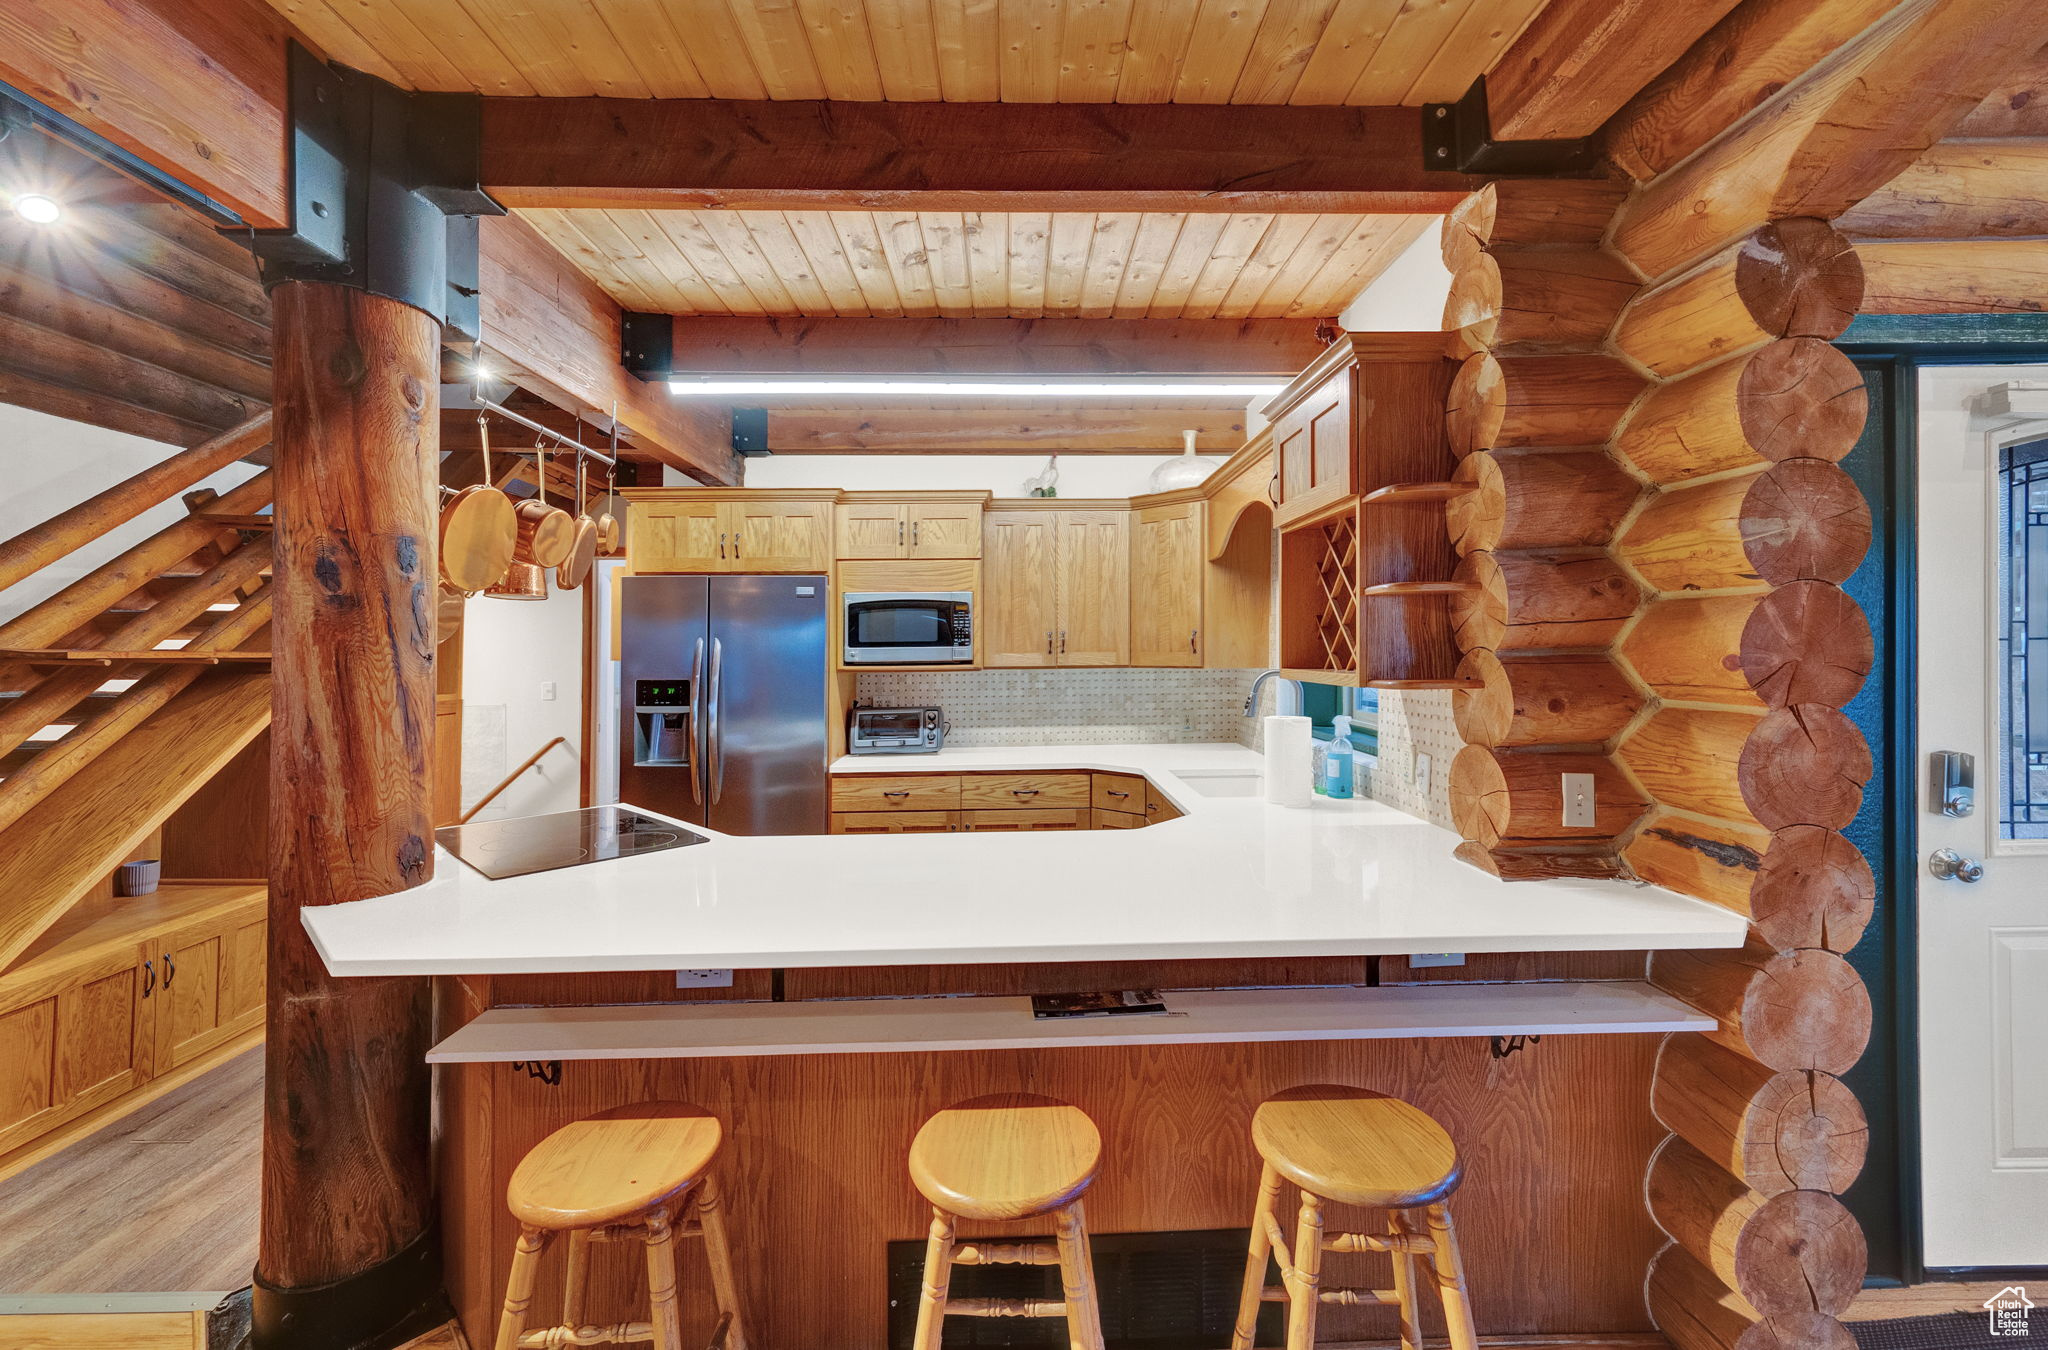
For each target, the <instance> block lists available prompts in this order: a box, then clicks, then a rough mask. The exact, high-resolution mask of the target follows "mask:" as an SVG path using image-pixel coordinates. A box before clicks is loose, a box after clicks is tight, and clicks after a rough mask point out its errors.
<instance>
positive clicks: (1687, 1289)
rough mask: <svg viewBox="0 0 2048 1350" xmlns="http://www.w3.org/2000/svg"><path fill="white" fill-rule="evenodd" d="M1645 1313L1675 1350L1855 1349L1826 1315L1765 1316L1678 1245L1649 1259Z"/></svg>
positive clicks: (1853, 1340)
mask: <svg viewBox="0 0 2048 1350" xmlns="http://www.w3.org/2000/svg"><path fill="white" fill-rule="evenodd" d="M1646 1293H1647V1297H1648V1302H1649V1305H1650V1317H1651V1319H1652V1320H1653V1321H1655V1322H1656V1324H1657V1330H1659V1331H1661V1332H1663V1333H1664V1335H1665V1337H1666V1339H1668V1340H1669V1341H1670V1342H1671V1344H1672V1345H1673V1346H1675V1347H1677V1350H1856V1338H1855V1337H1853V1336H1851V1335H1850V1334H1849V1329H1848V1328H1847V1327H1845V1326H1843V1325H1842V1324H1841V1322H1839V1321H1838V1320H1836V1319H1835V1318H1833V1317H1831V1316H1829V1315H1828V1314H1826V1313H1817V1312H1807V1313H1780V1314H1778V1315H1776V1316H1774V1317H1765V1316H1763V1315H1762V1314H1760V1313H1758V1312H1757V1310H1756V1309H1755V1308H1753V1307H1751V1306H1750V1303H1749V1300H1748V1299H1746V1298H1744V1297H1742V1295H1740V1294H1738V1293H1736V1292H1735V1291H1734V1290H1732V1289H1729V1288H1728V1287H1727V1286H1726V1285H1724V1284H1722V1283H1721V1281H1720V1280H1719V1279H1718V1278H1717V1277H1716V1276H1715V1274H1714V1272H1713V1271H1711V1270H1708V1269H1707V1268H1706V1267H1705V1266H1703V1265H1701V1264H1700V1263H1699V1262H1698V1261H1696V1260H1694V1259H1693V1258H1692V1257H1691V1256H1690V1255H1688V1254H1687V1253H1686V1250H1685V1248H1683V1247H1680V1246H1676V1245H1673V1246H1670V1247H1666V1248H1665V1249H1664V1250H1663V1251H1661V1252H1659V1253H1658V1254H1657V1259H1656V1260H1655V1261H1653V1262H1651V1263H1650V1280H1649V1287H1648V1289H1647V1291H1646Z"/></svg>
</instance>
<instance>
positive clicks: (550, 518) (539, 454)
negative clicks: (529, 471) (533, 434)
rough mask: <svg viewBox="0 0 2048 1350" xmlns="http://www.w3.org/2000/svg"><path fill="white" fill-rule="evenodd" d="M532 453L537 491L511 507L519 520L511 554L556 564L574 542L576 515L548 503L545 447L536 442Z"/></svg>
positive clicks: (543, 564) (521, 559)
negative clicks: (538, 484)
mask: <svg viewBox="0 0 2048 1350" xmlns="http://www.w3.org/2000/svg"><path fill="white" fill-rule="evenodd" d="M533 455H534V460H535V461H536V464H537V469H536V471H535V473H534V477H535V479H537V480H538V481H539V482H540V485H541V486H540V490H539V492H538V494H537V495H535V496H532V497H528V498H527V499H526V500H524V501H522V502H520V503H519V504H518V505H517V506H515V507H514V508H513V512H514V514H515V516H516V517H517V519H518V521H519V542H518V545H517V546H516V547H515V548H514V549H513V550H512V557H513V558H514V559H515V560H516V561H518V562H523V563H532V564H534V565H535V566H537V567H557V566H560V565H561V562H562V560H563V559H565V558H567V557H568V556H569V550H570V549H572V548H574V547H575V546H576V518H575V517H574V516H571V515H570V514H569V513H568V512H567V511H564V510H562V508H560V507H559V506H549V505H548V503H547V481H548V458H547V451H545V450H543V449H541V447H540V446H539V445H538V444H536V445H535V446H534V447H533Z"/></svg>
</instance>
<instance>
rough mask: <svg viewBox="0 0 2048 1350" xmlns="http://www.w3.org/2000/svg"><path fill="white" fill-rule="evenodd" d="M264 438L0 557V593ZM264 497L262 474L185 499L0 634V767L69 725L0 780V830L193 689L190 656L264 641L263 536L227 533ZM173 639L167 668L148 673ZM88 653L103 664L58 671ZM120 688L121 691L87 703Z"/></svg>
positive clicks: (152, 474)
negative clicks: (113, 684) (155, 655)
mask: <svg viewBox="0 0 2048 1350" xmlns="http://www.w3.org/2000/svg"><path fill="white" fill-rule="evenodd" d="M269 437H270V414H269V413H267V412H266V413H263V414H262V415H260V416H258V417H255V418H252V419H251V420H250V421H248V422H246V423H244V424H243V425H241V426H239V427H236V428H234V429H233V430H231V431H229V432H227V433H225V434H223V435H221V436H219V437H217V438H215V439H214V440H211V441H208V442H206V443H205V444H203V445H199V446H195V447H193V448H192V449H189V450H184V451H181V452H179V453H177V454H174V455H172V456H170V457H169V458H168V459H165V460H163V461H161V462H159V463H157V464H154V465H152V466H150V467H149V468H147V469H145V470H143V471H142V472H141V473H139V474H137V475H135V476H134V477H133V478H130V479H128V480H126V481H125V482H122V483H119V484H116V485H115V486H114V487H111V488H109V489H107V490H106V491H104V492H102V493H99V494H98V495H97V496H94V497H92V498H89V499H88V500H86V501H84V502H82V503H80V504H79V505H77V506H75V507H72V508H71V509H70V510H68V511H65V512H62V513H61V514H59V515H57V516H55V517H53V518H52V519H50V520H49V521H47V522H45V523H43V524H42V525H38V526H36V527H34V528H32V529H29V530H26V531H24V532H23V533H21V534H19V535H16V536H15V537H14V538H12V539H9V540H7V541H6V542H5V543H0V584H4V585H10V586H11V585H14V584H16V583H18V582H20V581H22V580H24V579H25V578H27V577H30V576H33V575H34V574H36V573H37V572H39V571H41V570H42V569H44V568H46V567H48V566H50V565H51V564H52V563H55V562H57V561H59V560H61V559H63V558H66V557H69V556H70V555H72V554H73V553H75V552H77V551H78V550H79V549H81V548H84V547H86V546H87V545H89V544H91V543H92V542H93V541H95V540H97V539H99V538H100V537H101V536H103V535H104V534H105V533H106V532H107V531H109V530H112V529H114V528H115V527H117V526H119V525H122V524H124V523H126V522H127V521H130V520H133V519H134V518H135V517H137V516H139V515H141V514H142V513H143V512H145V511H148V510H150V509H152V508H154V507H156V506H159V505H161V504H162V503H164V502H166V501H168V500H170V499H171V497H172V496H173V495H175V494H177V493H179V492H181V491H183V490H184V489H186V488H189V487H191V486H192V485H193V484H194V483H196V482H198V481H199V480H200V479H202V478H204V477H206V476H207V475H208V474H211V473H213V472H215V471H216V470H218V469H220V468H223V467H225V466H226V465H228V464H231V463H233V462H234V461H236V460H238V459H242V458H245V457H247V456H248V455H250V454H253V453H255V452H256V451H258V450H260V449H262V448H263V447H264V446H265V445H266V444H267V443H268V441H269ZM270 497H271V485H270V475H269V473H268V472H264V473H259V474H257V475H256V476H255V477H253V478H251V479H249V480H248V481H247V482H245V483H242V484H239V485H238V486H236V487H234V488H232V489H230V490H229V491H228V492H227V493H225V494H222V495H220V496H218V497H215V496H213V495H212V494H211V493H210V492H209V493H206V494H203V495H202V494H193V495H192V496H191V497H188V499H187V501H188V505H191V506H192V513H191V514H189V515H187V516H185V517H184V518H182V519H180V520H178V521H176V522H174V523H173V524H171V525H169V526H167V527H166V528H164V529H162V530H159V531H158V532H157V533H155V534H153V535H151V536H150V537H149V538H147V539H144V540H143V541H142V542H140V543H138V544H135V545H134V546H132V547H130V548H128V549H126V550H124V551H123V552H122V553H121V554H119V555H118V556H116V557H115V558H113V559H111V560H109V561H108V562H106V563H104V564H102V565H101V566H99V567H97V568H95V569H94V570H93V571H91V572H90V573H88V574H87V575H85V576H83V577H81V578H79V579H78V580H77V581H74V582H72V583H71V584H70V585H68V586H66V587H64V588H63V589H62V590H60V591H58V592H57V593H56V594H55V595H52V596H50V597H48V598H47V599H45V600H43V601H41V602H40V603H38V604H36V605H33V606H31V607H30V608H29V609H28V610H26V611H25V612H23V613H22V614H20V615H17V616H16V617H15V618H13V619H11V620H9V621H8V622H6V623H4V624H0V688H4V689H7V690H10V691H12V692H13V694H14V697H12V698H10V699H7V700H5V701H4V702H0V759H6V758H8V757H12V758H13V759H14V760H16V761H23V760H24V756H23V754H22V753H20V752H21V751H22V749H23V747H24V746H25V745H28V744H29V743H30V742H31V741H33V740H34V738H35V737H36V734H37V732H38V731H40V730H41V729H43V728H45V727H48V726H51V725H53V724H54V725H60V726H61V725H64V724H66V723H68V724H69V725H68V728H67V729H66V730H64V731H62V732H61V733H59V734H58V735H57V736H56V737H54V738H53V739H51V740H49V741H48V742H46V743H43V744H41V745H40V746H38V747H36V748H37V751H38V752H37V753H35V754H34V755H33V756H29V757H26V758H25V762H18V763H16V764H15V765H14V766H13V767H11V768H10V769H9V770H8V771H7V773H6V776H5V778H4V779H0V830H4V829H5V828H6V827H7V826H8V825H10V824H12V823H13V822H14V821H16V820H18V819H20V817H21V816H22V815H23V814H24V813H25V812H27V811H28V810H29V809H30V808H32V807H33V806H35V805H36V803H38V802H40V801H42V800H44V799H45V798H46V797H48V795H49V794H50V793H51V792H52V791H54V790H55V789H56V788H58V787H59V786H61V785H62V784H63V783H65V782H66V781H68V780H69V779H70V778H72V777H73V776H74V775H75V774H77V773H78V772H79V771H80V770H81V769H83V768H85V767H86V766H87V765H88V764H90V763H92V762H93V761H94V760H95V759H97V758H98V757H99V756H100V755H102V754H103V753H105V752H106V751H107V750H108V749H109V748H111V747H112V746H113V745H114V744H115V743H117V742H118V741H119V740H120V738H121V737H122V736H124V735H125V734H127V732H129V731H130V730H132V729H134V728H135V727H137V726H140V725H141V724H142V723H143V722H144V721H146V720H147V719H148V718H149V717H150V716H151V714H153V713H155V712H156V711H157V710H158V709H160V708H162V707H163V706H164V705H165V704H166V703H168V702H169V701H170V700H171V699H172V698H173V697H175V696H176V695H177V694H178V693H180V692H181V691H183V690H184V689H186V688H187V687H189V686H190V685H191V684H192V682H193V681H194V680H196V679H198V678H199V676H200V675H201V674H202V673H203V672H204V671H205V670H206V669H207V666H206V665H205V664H202V663H200V662H197V661H194V660H193V659H192V657H193V655H194V654H197V653H205V652H223V653H225V652H235V651H238V649H242V648H245V647H246V646H247V644H248V643H249V642H250V641H251V640H253V639H254V638H256V637H257V636H259V635H260V634H261V633H262V632H263V631H264V630H265V628H266V627H267V626H268V624H269V622H270V608H271V599H270V588H269V585H268V583H267V582H266V581H265V579H264V577H265V573H267V572H268V570H269V568H270V565H271V539H270V537H269V532H268V531H267V530H266V529H262V528H260V527H245V526H244V525H243V524H242V523H230V521H233V522H246V521H247V520H248V518H249V517H250V516H252V515H253V513H255V512H257V511H258V510H259V509H260V508H262V507H265V506H267V505H268V504H269V502H270ZM224 518H226V519H224ZM216 607H219V608H216ZM180 638H184V639H185V640H184V642H183V644H182V646H181V647H178V648H176V649H175V652H176V655H177V657H178V660H177V663H176V664H170V663H168V661H164V662H159V661H156V660H152V659H149V656H148V654H149V653H151V652H152V651H155V650H157V649H160V648H164V647H165V644H167V643H172V642H176V641H177V640H178V639H180ZM97 651H105V652H107V653H108V654H109V655H108V659H107V661H92V660H90V659H88V660H86V661H84V662H82V663H81V662H77V661H74V660H64V659H58V658H77V657H85V658H90V657H91V655H92V653H94V652H97ZM243 654H244V655H246V653H243ZM170 655H171V652H170V651H166V656H167V657H169V656H170ZM122 679H129V680H132V683H129V684H128V685H127V686H126V687H125V688H120V689H116V690H109V691H108V694H107V696H105V697H95V695H97V694H99V693H100V692H101V691H102V689H103V688H104V687H105V686H107V684H108V682H109V680H116V681H118V680H122Z"/></svg>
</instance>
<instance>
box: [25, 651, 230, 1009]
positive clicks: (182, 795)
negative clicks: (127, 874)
mask: <svg viewBox="0 0 2048 1350" xmlns="http://www.w3.org/2000/svg"><path fill="white" fill-rule="evenodd" d="M269 725H270V674H269V672H268V671H261V670H242V669H228V670H219V671H208V672H206V673H204V674H202V675H201V676H200V677H199V678H198V679H197V680H196V681H195V682H194V683H193V684H192V686H191V687H190V688H189V689H186V690H183V691H182V692H180V693H179V694H178V695H177V696H176V697H175V698H173V699H172V700H171V701H170V702H169V703H167V704H165V705H164V706H163V707H162V708H159V709H158V710H157V711H156V712H155V713H154V714H152V715H151V716H150V717H149V719H148V720H146V721H145V722H143V723H142V724H141V725H140V726H138V727H136V728H135V729H134V730H133V731H131V732H129V733H128V734H127V735H126V736H124V737H122V738H121V739H120V741H119V742H117V743H116V744H115V745H114V746H113V747H112V748H111V749H109V750H108V751H107V752H106V753H105V754H103V755H100V756H99V757H98V758H97V759H95V760H93V761H92V763H90V764H88V765H86V766H85V767H84V768H82V769H80V770H79V771H78V772H77V773H76V774H75V775H73V776H72V777H71V778H70V779H68V780H67V781H65V782H64V783H62V784H61V785H59V786H58V787H57V788H55V789H53V790H52V791H51V792H50V794H49V795H48V796H47V797H45V798H43V800H41V801H40V802H37V803H36V804H35V805H34V806H33V807H31V808H30V809H29V810H28V811H27V812H26V813H24V814H23V815H22V817H21V818H20V819H19V820H17V821H15V822H14V824H13V825H12V826H10V827H9V828H8V829H7V830H6V831H5V832H4V833H0V969H5V968H6V966H7V965H8V964H10V963H11V962H13V961H14V959H15V958H16V957H18V956H19V955H21V953H22V952H23V951H25V950H27V949H28V947H29V945H30V944H31V943H33V942H34V941H35V940H36V938H37V937H38V936H40V935H41V934H42V933H43V932H44V931H45V930H46V929H48V928H49V927H50V926H51V925H53V924H55V923H56V922H57V921H58V920H59V919H60V918H62V917H63V915H64V913H65V911H67V910H69V909H70V908H71V906H72V905H73V904H75V903H77V901H78V899H79V897H80V896H82V895H84V894H85V893H86V892H87V891H89V890H91V889H92V887H93V886H94V885H95V884H97V883H98V881H99V880H100V878H102V877H104V876H106V875H107V873H109V872H111V871H113V870H114V868H116V867H117V866H119V865H120V864H121V862H122V861H123V860H124V859H125V858H127V856H128V855H129V853H130V852H131V851H132V850H133V849H134V848H135V847H136V846H137V845H138V844H140V843H141V842H142V841H143V840H144V839H145V838H147V837H148V835H149V833H150V831H152V830H154V829H156V828H157V827H158V826H159V825H161V824H163V822H164V821H166V820H168V819H169V818H170V815H171V813H172V812H173V811H175V810H177V809H178V807H179V806H180V805H182V804H183V803H184V801H185V800H186V798H188V797H190V796H191V795H192V794H193V793H195V792H197V791H198V790H199V789H200V788H201V787H203V786H204V785H205V784H206V782H207V780H208V779H210V778H212V777H213V775H214V774H216V773H218V772H219V771H220V770H221V768H222V767H223V766H225V765H226V764H227V762H228V761H229V760H231V759H233V758H234V757H235V756H236V755H237V754H239V753H240V752H241V750H242V748H243V747H244V746H246V745H248V743H249V742H250V741H252V740H254V739H255V738H256V736H257V735H258V734H259V733H260V732H261V731H262V730H263V729H264V728H265V727H267V726H269Z"/></svg>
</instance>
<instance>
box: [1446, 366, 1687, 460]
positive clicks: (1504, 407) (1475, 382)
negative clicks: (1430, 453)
mask: <svg viewBox="0 0 2048 1350" xmlns="http://www.w3.org/2000/svg"><path fill="white" fill-rule="evenodd" d="M1647 383H1648V381H1646V380H1645V379H1643V377H1642V376H1641V375H1638V374H1637V373H1636V372H1635V371H1633V370H1631V369H1629V368H1628V367H1627V366H1626V365H1624V364H1622V363H1621V362H1620V361H1617V360H1615V359H1614V358H1613V357H1611V356H1500V357H1496V356H1494V355H1493V354H1491V353H1490V352H1481V353H1479V354H1478V355H1476V356H1472V357H1469V358H1467V359H1466V361H1465V363H1464V364H1463V365H1461V366H1459V367H1458V373H1457V375H1456V376H1455V377H1454V378H1453V379H1452V381H1451V391H1450V393H1449V394H1448V395H1447V396H1446V397H1445V400H1444V411H1445V414H1446V418H1445V429H1446V430H1447V431H1448V432H1449V433H1450V438H1451V450H1452V452H1453V453H1454V454H1456V455H1458V456H1459V457H1460V458H1463V457H1464V456H1466V455H1469V454H1471V453H1472V452H1473V451H1474V450H1499V449H1505V448H1507V447H1510V446H1520V445H1544V446H1558V447H1567V446H1595V445H1605V444H1606V443H1607V438H1608V437H1609V436H1611V435H1612V434H1613V433H1614V428H1615V424H1616V423H1618V422H1620V421H1621V418H1622V414H1624V413H1626V412H1627V411H1628V410H1629V406H1630V405H1631V404H1633V403H1634V402H1635V401H1636V396H1637V395H1639V394H1641V393H1642V392H1643V388H1644V386H1645V385H1646V384H1647Z"/></svg>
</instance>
